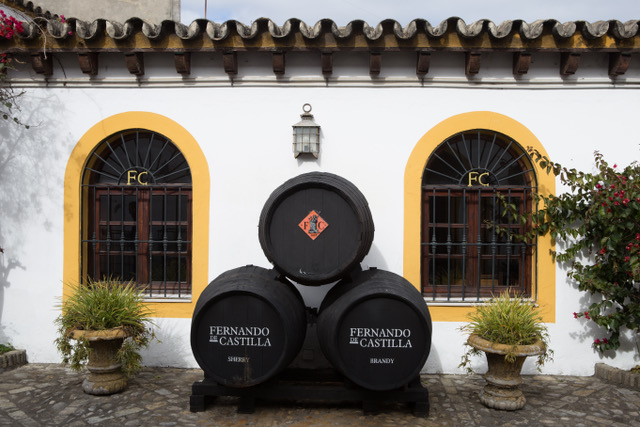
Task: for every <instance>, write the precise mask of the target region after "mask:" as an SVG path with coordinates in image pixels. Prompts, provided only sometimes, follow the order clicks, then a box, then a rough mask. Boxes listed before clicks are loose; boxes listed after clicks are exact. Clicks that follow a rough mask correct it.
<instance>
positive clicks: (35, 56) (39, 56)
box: [31, 52, 53, 76]
mask: <svg viewBox="0 0 640 427" xmlns="http://www.w3.org/2000/svg"><path fill="white" fill-rule="evenodd" d="M31 66H32V67H33V71H35V72H36V73H38V74H44V75H45V76H50V75H52V74H53V55H52V54H51V53H49V55H45V54H44V53H42V52H39V53H32V54H31Z"/></svg>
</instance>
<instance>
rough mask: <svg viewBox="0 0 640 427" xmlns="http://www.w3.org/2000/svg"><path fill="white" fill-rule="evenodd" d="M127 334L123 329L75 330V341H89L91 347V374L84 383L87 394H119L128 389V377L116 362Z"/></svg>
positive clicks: (72, 335) (89, 369)
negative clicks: (117, 354)
mask: <svg viewBox="0 0 640 427" xmlns="http://www.w3.org/2000/svg"><path fill="white" fill-rule="evenodd" d="M126 337H127V334H126V333H125V331H124V330H123V329H122V328H114V329H107V330H102V331H83V330H75V331H73V332H72V333H71V338H73V339H84V340H87V343H88V344H87V345H88V347H89V361H88V363H87V370H88V371H89V374H88V375H87V377H86V378H85V380H84V381H83V382H82V389H83V390H84V392H85V393H88V394H93V395H108V394H114V393H119V392H121V391H122V390H124V389H125V388H126V387H127V377H126V376H125V375H124V374H123V373H122V371H121V369H120V368H121V367H122V364H121V363H119V362H117V361H116V353H117V352H118V350H120V347H122V343H123V342H124V339H125V338H126Z"/></svg>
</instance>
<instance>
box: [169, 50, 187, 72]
mask: <svg viewBox="0 0 640 427" xmlns="http://www.w3.org/2000/svg"><path fill="white" fill-rule="evenodd" d="M173 61H174V63H175V66H176V72H177V73H179V74H182V75H183V76H188V75H189V74H191V52H177V53H176V54H174V55H173Z"/></svg>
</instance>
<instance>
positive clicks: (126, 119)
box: [63, 111, 210, 318]
mask: <svg viewBox="0 0 640 427" xmlns="http://www.w3.org/2000/svg"><path fill="white" fill-rule="evenodd" d="M127 129H147V130H150V131H153V132H157V133H159V134H162V135H163V136H165V137H167V138H168V139H170V140H171V141H173V143H174V144H175V145H176V146H177V147H178V149H179V150H180V151H181V152H182V154H183V155H184V157H185V159H186V161H187V163H188V164H189V167H190V169H191V177H192V182H193V184H192V186H193V205H192V206H193V217H192V224H193V229H194V230H197V231H198V232H197V233H193V242H192V248H193V249H192V294H191V300H190V301H184V300H181V301H179V302H178V301H176V302H153V301H152V302H150V308H151V309H152V310H153V312H154V317H171V318H190V317H191V316H192V314H193V309H194V307H195V303H196V301H197V299H198V296H199V295H200V293H201V292H202V290H203V289H204V288H205V287H206V285H207V283H208V282H207V281H208V274H209V271H208V265H209V191H210V176H209V166H208V164H207V161H206V159H205V157H204V153H203V152H202V149H201V148H200V146H199V145H198V143H197V142H196V140H195V139H194V138H193V136H192V135H191V134H190V133H189V132H188V131H187V130H186V129H184V128H183V127H182V126H180V125H179V124H178V123H176V122H175V121H173V120H171V119H169V118H168V117H165V116H162V115H159V114H155V113H149V112H141V111H133V112H126V113H121V114H117V115H114V116H111V117H108V118H106V119H104V120H102V121H101V122H99V123H97V124H95V125H94V126H93V127H91V129H89V130H88V131H87V132H86V133H85V134H84V135H83V136H82V138H80V140H79V141H78V143H77V144H76V146H75V147H74V149H73V151H72V152H71V155H70V157H69V161H68V162H67V168H66V171H65V178H64V261H63V262H64V264H63V283H64V285H63V298H65V297H66V296H68V295H69V293H70V292H71V289H70V286H69V285H70V284H73V283H78V282H79V281H80V270H81V268H80V267H81V263H82V254H81V245H80V241H81V239H82V236H81V232H82V231H81V230H82V224H81V209H82V208H83V207H82V206H81V204H82V198H81V184H82V174H83V171H84V168H85V165H86V163H87V161H88V160H89V158H90V155H91V153H92V152H93V150H94V149H95V147H96V146H97V145H98V144H99V143H100V142H101V141H103V140H104V139H105V138H108V137H109V136H111V135H113V134H116V133H118V132H122V131H125V130H127Z"/></svg>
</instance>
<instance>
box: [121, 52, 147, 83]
mask: <svg viewBox="0 0 640 427" xmlns="http://www.w3.org/2000/svg"><path fill="white" fill-rule="evenodd" d="M124 60H125V62H126V64H127V70H129V72H130V73H131V74H135V75H136V76H138V77H140V76H143V75H144V54H143V53H142V52H129V53H125V54H124Z"/></svg>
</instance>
